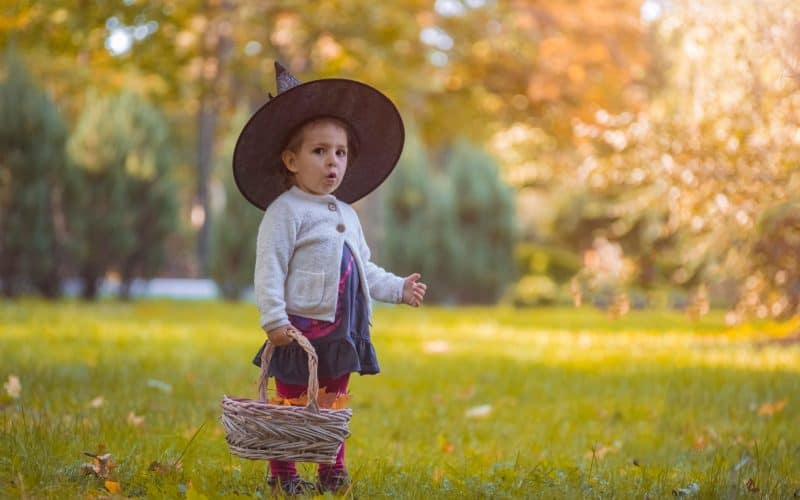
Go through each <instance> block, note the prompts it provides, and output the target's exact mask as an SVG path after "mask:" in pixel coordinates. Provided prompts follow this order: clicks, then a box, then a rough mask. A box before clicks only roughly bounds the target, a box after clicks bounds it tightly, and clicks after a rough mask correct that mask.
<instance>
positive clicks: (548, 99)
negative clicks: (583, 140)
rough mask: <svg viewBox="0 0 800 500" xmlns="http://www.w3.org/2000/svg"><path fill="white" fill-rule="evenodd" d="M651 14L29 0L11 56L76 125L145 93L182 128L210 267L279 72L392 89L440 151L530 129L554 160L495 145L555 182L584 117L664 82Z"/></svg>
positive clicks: (501, 154) (477, 6)
mask: <svg viewBox="0 0 800 500" xmlns="http://www.w3.org/2000/svg"><path fill="white" fill-rule="evenodd" d="M639 9H640V1H638V0H625V1H623V2H619V1H616V0H614V1H611V0H603V1H600V2H597V1H595V0H581V1H578V2H570V3H563V2H561V3H558V2H557V3H551V4H547V5H545V4H542V3H541V2H539V3H531V2H521V1H513V2H461V1H454V2H420V1H419V0H394V1H392V2H368V3H365V2H363V1H360V0H321V1H318V2H315V3H314V6H313V8H310V7H309V4H308V3H307V2H299V1H297V0H280V1H275V2H245V1H242V0H189V1H186V2H177V1H175V0H156V1H152V2H86V1H85V0H67V1H66V2H64V1H62V2H55V1H54V0H43V1H40V2H32V1H29V0H24V1H21V2H16V3H13V4H12V5H10V6H7V7H6V8H5V10H4V14H6V16H5V17H4V22H3V23H2V24H0V44H3V43H7V42H8V40H10V39H11V38H14V39H16V40H17V41H18V43H19V44H20V47H22V48H23V50H25V51H26V53H28V52H30V54H31V58H32V60H34V61H36V63H35V64H34V67H35V68H36V72H37V74H41V75H43V76H44V77H45V79H46V81H48V82H49V84H48V85H49V87H50V88H51V90H52V91H53V92H54V95H55V96H56V98H57V99H62V98H63V100H64V102H65V104H66V105H67V106H68V107H69V108H68V109H70V110H71V111H72V113H73V114H77V112H78V110H80V109H81V108H82V107H83V104H84V103H83V102H82V100H81V99H80V98H75V97H76V96H79V95H80V93H81V91H82V90H81V89H83V88H86V87H90V86H92V87H96V88H99V89H102V90H103V91H110V90H112V89H120V88H122V87H123V86H125V85H133V86H135V87H136V88H137V89H140V90H141V91H142V93H144V94H146V95H148V96H149V97H151V98H152V99H154V100H155V102H158V103H159V104H160V105H161V106H163V107H164V109H165V110H166V112H167V113H168V114H169V115H170V116H171V117H174V119H175V122H176V123H180V124H181V125H182V126H180V127H177V131H178V133H179V134H181V135H179V136H178V137H177V138H178V140H179V142H180V146H181V147H180V150H179V152H180V155H181V158H182V161H181V162H180V163H181V164H182V165H189V166H191V167H192V168H191V171H190V172H187V173H188V174H189V175H186V176H185V177H186V181H187V182H186V184H187V186H188V185H190V184H191V183H193V184H194V185H193V186H191V188H190V189H191V190H192V191H193V192H194V195H193V196H187V197H186V198H187V199H189V200H190V202H191V203H193V204H194V205H195V206H196V207H197V213H198V214H199V213H200V211H201V210H202V212H203V214H202V215H204V217H202V220H201V218H199V217H198V219H197V220H198V221H200V220H201V223H200V227H201V229H200V230H199V235H198V259H197V260H198V261H199V262H200V263H201V265H200V267H201V268H202V267H204V266H203V263H204V262H205V261H206V257H205V256H204V255H205V253H206V249H207V242H208V239H207V238H208V235H209V234H210V233H209V232H208V227H210V226H209V225H210V224H211V213H209V211H208V208H209V207H208V204H209V203H210V201H209V199H210V195H209V192H208V185H209V183H210V182H212V180H211V178H210V164H211V161H212V159H213V158H214V157H215V156H216V155H215V147H216V145H217V142H218V140H219V139H220V136H221V127H219V124H220V123H223V122H224V121H225V120H228V119H230V117H231V116H232V114H233V111H234V108H235V106H236V105H237V103H238V102H240V101H241V100H247V101H249V102H250V104H251V106H256V105H258V104H261V103H263V102H264V100H265V97H266V93H267V91H272V89H273V86H274V75H273V70H272V62H273V60H274V59H280V60H281V61H283V62H285V63H286V64H287V65H288V67H289V68H290V69H291V70H292V71H293V72H294V73H296V74H297V76H298V77H299V78H300V79H303V80H306V79H310V78H319V77H329V76H340V77H350V78H356V79H359V80H363V81H366V82H368V83H370V84H373V85H375V86H377V87H378V88H380V89H381V90H383V91H384V92H386V93H387V94H388V95H389V96H390V97H391V98H392V99H393V100H394V101H395V102H397V103H398V106H399V108H400V109H401V110H402V112H403V115H404V117H406V118H407V119H409V121H415V122H417V123H419V124H420V131H421V135H422V137H423V140H424V141H425V142H426V143H427V144H429V145H431V147H439V146H441V145H444V144H447V143H448V142H449V141H450V140H451V138H452V137H455V136H457V135H463V136H465V137H467V138H468V139H470V140H472V141H473V142H475V143H477V144H480V143H483V142H484V141H486V140H487V139H488V138H493V139H496V138H497V137H499V136H503V137H505V136H506V135H507V134H506V132H508V131H509V130H511V129H514V127H517V126H522V128H523V129H525V130H538V131H539V132H540V134H539V136H540V138H541V139H543V140H544V143H545V144H547V146H546V147H544V149H539V147H540V144H541V143H539V142H536V141H535V140H534V139H532V138H531V137H528V136H525V137H523V138H522V139H521V141H520V142H519V147H517V148H516V149H515V150H516V151H517V152H523V151H524V152H526V153H525V154H524V155H523V157H522V158H521V159H520V158H514V157H513V155H512V156H509V155H506V154H505V153H506V152H510V151H511V148H504V147H501V146H499V145H497V144H499V142H502V141H499V142H498V140H493V141H492V143H493V149H492V153H493V154H495V155H496V156H497V157H498V158H499V159H500V160H501V163H502V166H503V170H504V173H505V174H506V175H507V176H508V178H509V179H510V180H511V181H512V182H514V185H515V187H518V186H524V185H526V183H528V182H530V175H529V174H530V172H531V171H532V170H536V171H537V172H539V173H537V174H535V177H536V178H537V179H546V178H547V177H548V176H550V177H553V176H557V175H561V174H562V173H563V171H564V170H565V169H566V168H569V165H570V163H569V161H570V160H571V159H572V158H574V155H573V153H572V151H574V148H572V147H571V145H572V139H573V138H572V136H571V124H572V120H573V119H574V118H586V117H588V116H591V115H592V114H593V113H594V111H595V110H596V109H598V108H605V109H610V110H617V109H630V108H634V109H635V108H637V106H640V103H641V101H642V100H643V99H644V98H645V97H646V95H645V94H646V88H647V86H648V84H649V80H648V78H650V76H649V75H651V73H650V72H649V71H648V68H649V67H650V56H649V48H650V46H649V45H648V44H647V43H646V41H647V40H646V33H645V32H644V30H643V29H642V25H641V22H640V18H639ZM518 128H519V127H518ZM498 134H499V135H498ZM495 143H497V144H495ZM531 148H533V149H534V150H535V151H536V152H535V154H528V153H527V152H528V151H531ZM540 152H541V153H543V154H540ZM531 158H537V159H538V161H537V162H536V165H535V167H536V168H535V169H532V168H531V164H532V160H531ZM374 196H377V197H380V196H381V192H377V193H376V194H375V195H374ZM367 232H368V233H369V232H370V231H369V228H367Z"/></svg>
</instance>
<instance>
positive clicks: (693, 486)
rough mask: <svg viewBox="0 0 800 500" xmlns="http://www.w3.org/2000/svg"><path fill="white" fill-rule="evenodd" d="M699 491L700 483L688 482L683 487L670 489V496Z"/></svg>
mask: <svg viewBox="0 0 800 500" xmlns="http://www.w3.org/2000/svg"><path fill="white" fill-rule="evenodd" d="M698 491H700V485H699V484H697V483H689V484H687V485H686V486H684V487H683V488H675V489H674V490H672V496H675V497H689V496H692V495H694V494H696V493H697V492H698Z"/></svg>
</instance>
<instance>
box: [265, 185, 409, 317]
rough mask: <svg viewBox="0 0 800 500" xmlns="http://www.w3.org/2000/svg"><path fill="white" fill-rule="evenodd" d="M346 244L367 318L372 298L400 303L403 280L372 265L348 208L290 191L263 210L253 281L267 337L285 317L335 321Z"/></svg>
mask: <svg viewBox="0 0 800 500" xmlns="http://www.w3.org/2000/svg"><path fill="white" fill-rule="evenodd" d="M345 243H347V245H348V246H349V248H350V250H351V251H352V253H353V257H354V259H355V262H356V265H357V266H358V271H359V273H358V274H359V277H360V279H361V288H362V290H364V291H365V294H366V299H367V304H369V310H370V314H371V313H372V305H371V299H372V298H374V299H375V300H379V301H381V302H391V303H400V302H401V301H402V298H403V278H400V277H399V276H395V275H394V274H392V273H389V272H387V271H385V270H383V269H382V268H380V267H378V266H377V265H375V264H373V263H372V262H370V260H369V259H370V251H369V247H367V243H366V241H365V240H364V234H363V232H362V230H361V223H360V222H359V220H358V215H357V214H356V212H355V210H353V208H352V207H351V206H350V205H348V204H347V203H344V202H342V201H339V200H337V199H336V197H335V196H333V195H314V194H310V193H306V192H305V191H302V190H301V189H299V188H297V187H293V188H291V189H290V190H289V191H286V192H285V193H283V194H282V195H280V196H279V197H278V198H277V199H276V200H275V201H273V202H272V203H271V204H270V205H269V207H267V210H266V212H265V213H264V218H263V219H262V221H261V226H259V229H258V240H257V242H256V269H255V277H254V281H255V296H256V304H257V305H258V309H259V312H260V321H261V327H262V328H263V329H264V330H265V331H270V330H272V329H274V328H277V327H279V326H284V325H288V324H289V318H288V314H295V315H299V316H305V317H307V318H313V319H319V320H324V321H333V320H334V317H335V315H336V300H337V298H338V292H339V278H340V276H339V273H340V268H341V261H342V251H343V249H344V244H345Z"/></svg>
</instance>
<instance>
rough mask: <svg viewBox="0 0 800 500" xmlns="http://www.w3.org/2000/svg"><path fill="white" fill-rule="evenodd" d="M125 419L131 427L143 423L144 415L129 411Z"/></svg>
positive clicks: (139, 425)
mask: <svg viewBox="0 0 800 500" xmlns="http://www.w3.org/2000/svg"><path fill="white" fill-rule="evenodd" d="M127 421H128V425H130V426H131V427H141V426H142V424H144V416H142V415H137V414H135V413H133V412H130V413H128V419H127Z"/></svg>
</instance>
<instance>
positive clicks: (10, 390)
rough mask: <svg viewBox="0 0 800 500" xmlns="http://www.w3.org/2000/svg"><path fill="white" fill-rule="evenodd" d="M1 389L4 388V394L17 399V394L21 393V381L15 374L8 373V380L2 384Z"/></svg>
mask: <svg viewBox="0 0 800 500" xmlns="http://www.w3.org/2000/svg"><path fill="white" fill-rule="evenodd" d="M3 389H5V390H6V394H8V396H9V397H11V398H12V399H19V395H20V394H21V393H22V383H21V382H20V381H19V377H17V376H16V375H9V376H8V382H6V383H5V384H3Z"/></svg>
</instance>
